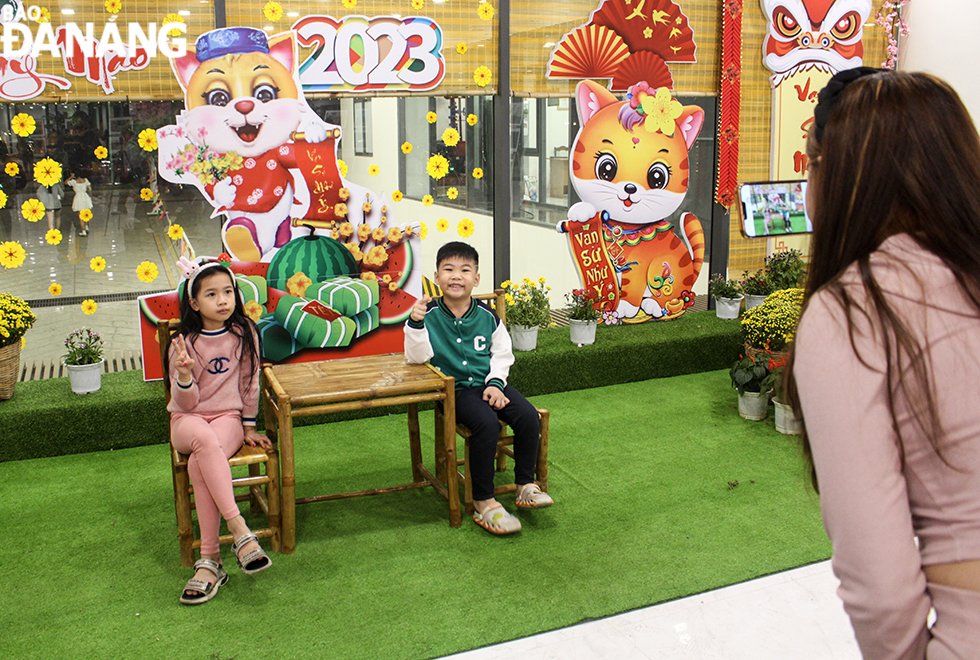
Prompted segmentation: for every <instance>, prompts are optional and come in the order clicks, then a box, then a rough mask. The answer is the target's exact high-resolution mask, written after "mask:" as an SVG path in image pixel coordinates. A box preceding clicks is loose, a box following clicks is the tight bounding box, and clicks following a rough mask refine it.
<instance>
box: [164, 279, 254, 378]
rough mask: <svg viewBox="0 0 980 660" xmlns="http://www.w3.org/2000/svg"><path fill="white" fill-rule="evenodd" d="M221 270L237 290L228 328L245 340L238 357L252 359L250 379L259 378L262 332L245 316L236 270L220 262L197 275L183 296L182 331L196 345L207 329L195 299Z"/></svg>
mask: <svg viewBox="0 0 980 660" xmlns="http://www.w3.org/2000/svg"><path fill="white" fill-rule="evenodd" d="M219 273H224V274H225V275H227V276H228V277H229V278H230V279H231V286H232V287H233V288H234V289H235V309H234V311H232V313H231V316H230V317H228V320H226V321H225V327H226V328H228V331H229V332H231V333H232V334H233V335H236V336H237V337H238V338H239V339H240V340H241V347H242V350H241V354H240V355H239V356H238V359H239V360H244V359H245V358H246V357H247V358H248V371H249V374H251V376H250V378H255V377H256V376H257V374H258V365H259V355H261V347H260V344H259V337H258V331H257V330H256V329H255V324H254V323H252V319H250V318H248V317H247V316H245V305H244V303H242V296H241V294H240V293H239V291H238V282H237V281H236V280H235V275H234V273H232V272H231V270H230V269H228V268H227V267H226V266H224V265H220V264H219V265H213V266H208V269H207V271H206V272H204V273H201V274H200V275H198V276H197V277H195V278H194V281H193V282H192V283H191V287H190V291H187V290H186V289H185V291H184V295H183V297H182V298H181V299H180V333H181V334H182V335H184V337H185V338H186V339H187V341H188V342H190V344H191V346H193V345H194V343H195V341H197V338H198V337H199V336H200V335H201V330H203V329H204V323H203V321H202V320H201V314H200V313H199V312H197V311H195V310H194V309H193V308H192V307H191V298H193V297H194V296H196V295H197V294H198V293H199V292H200V291H201V286H202V285H203V284H204V282H205V281H206V280H208V279H210V278H212V277H214V276H215V275H218V274H219ZM249 384H251V380H249Z"/></svg>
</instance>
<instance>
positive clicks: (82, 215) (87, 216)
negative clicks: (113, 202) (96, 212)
mask: <svg viewBox="0 0 980 660" xmlns="http://www.w3.org/2000/svg"><path fill="white" fill-rule="evenodd" d="M78 219H79V220H81V221H82V222H88V221H89V220H91V219H92V210H91V209H82V210H81V211H79V212H78Z"/></svg>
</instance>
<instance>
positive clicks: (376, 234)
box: [371, 227, 388, 243]
mask: <svg viewBox="0 0 980 660" xmlns="http://www.w3.org/2000/svg"><path fill="white" fill-rule="evenodd" d="M387 233H388V232H386V231H385V228H384V227H376V228H375V229H374V231H372V232H371V238H373V239H374V242H375V243H380V242H381V241H383V240H384V239H385V234H387Z"/></svg>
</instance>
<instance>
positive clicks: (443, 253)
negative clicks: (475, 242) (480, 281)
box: [436, 241, 480, 270]
mask: <svg viewBox="0 0 980 660" xmlns="http://www.w3.org/2000/svg"><path fill="white" fill-rule="evenodd" d="M452 257H461V258H463V259H467V260H469V261H472V262H473V263H474V264H476V266H477V268H479V266H480V254H479V253H478V252H477V251H476V248H475V247H473V246H472V245H470V244H469V243H463V242H462V241H451V242H449V243H446V244H445V245H443V246H442V247H441V248H439V252H437V253H436V270H439V265H440V264H442V262H443V261H445V260H446V259H451V258H452Z"/></svg>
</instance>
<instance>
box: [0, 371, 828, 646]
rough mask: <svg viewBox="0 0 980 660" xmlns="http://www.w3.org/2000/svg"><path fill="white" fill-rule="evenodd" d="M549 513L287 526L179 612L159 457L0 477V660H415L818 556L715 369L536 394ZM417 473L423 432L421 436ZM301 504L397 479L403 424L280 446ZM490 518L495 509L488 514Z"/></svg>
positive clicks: (767, 441)
mask: <svg viewBox="0 0 980 660" xmlns="http://www.w3.org/2000/svg"><path fill="white" fill-rule="evenodd" d="M533 401H534V403H536V404H537V405H539V406H544V407H547V408H549V409H550V410H551V411H552V422H551V451H550V468H551V470H550V486H551V488H550V490H551V492H552V494H553V495H554V497H555V499H556V502H557V504H556V505H555V506H554V507H552V508H550V509H545V510H541V511H534V512H526V513H525V512H522V513H520V514H519V515H520V516H521V518H522V521H523V522H524V531H523V532H522V533H521V534H519V535H517V536H515V537H499V538H498V537H492V536H490V535H489V534H487V533H486V532H484V531H483V530H481V529H479V528H478V527H476V525H474V524H473V523H472V522H471V521H469V520H464V525H463V527H462V528H460V529H452V528H450V527H449V525H448V522H447V512H446V507H445V504H444V502H443V500H442V499H441V498H439V497H438V496H437V495H436V494H435V493H433V492H432V491H431V490H423V491H414V492H403V493H396V494H388V495H382V496H377V497H365V498H358V499H354V500H343V501H336V502H324V503H317V504H308V505H304V506H300V507H299V508H298V509H297V530H298V534H297V549H296V552H295V553H294V554H292V555H281V554H273V555H272V557H273V562H274V565H273V567H272V568H271V569H270V570H269V571H267V572H265V573H262V574H260V575H257V576H253V577H249V576H244V575H242V574H241V573H240V572H239V571H238V569H237V567H234V566H233V560H232V559H231V558H230V554H229V553H228V551H227V550H226V551H225V552H226V561H227V562H228V563H229V564H232V566H231V567H230V568H229V571H230V573H231V580H230V582H229V584H228V585H227V586H226V587H224V588H222V590H221V592H220V593H219V594H218V596H217V598H216V599H215V600H214V601H213V602H211V603H207V604H205V605H203V606H199V607H196V608H187V607H181V606H179V605H178V604H177V597H178V595H179V592H180V588H181V587H182V585H183V583H184V581H185V580H186V579H187V578H188V577H189V575H190V571H189V570H188V569H183V568H181V567H180V566H179V560H178V553H177V538H176V528H175V524H174V516H173V501H172V490H171V483H170V469H169V459H168V457H167V450H166V447H165V446H162V445H161V446H152V447H142V448H136V449H126V450H122V451H115V452H102V453H94V454H84V455H76V456H62V457H57V458H48V459H43V460H30V461H19V462H9V463H4V464H2V465H0V484H3V487H2V488H3V491H2V497H0V519H2V520H3V521H4V523H5V524H4V532H5V536H4V542H3V544H2V545H0V585H2V587H0V595H2V603H3V607H2V608H0V629H2V630H3V634H2V635H0V656H2V657H45V658H48V657H131V656H139V657H148V658H156V657H166V658H171V657H206V656H211V657H239V658H251V657H258V656H276V657H316V658H320V657H330V658H335V657H336V658H421V657H431V656H439V655H444V654H448V653H452V652H456V651H460V650H465V649H470V648H474V647H478V646H483V645H487V644H493V643H496V642H500V641H504V640H508V639H513V638H517V637H521V636H525V635H531V634H534V633H538V632H541V631H545V630H549V629H554V628H559V627H563V626H567V625H571V624H574V623H577V622H580V621H583V620H587V619H593V618H597V617H603V616H607V615H610V614H615V613H619V612H623V611H625V610H630V609H633V608H637V607H642V606H646V605H650V604H653V603H657V602H660V601H664V600H669V599H673V598H678V597H681V596H685V595H688V594H692V593H698V592H702V591H705V590H708V589H712V588H716V587H720V586H723V585H727V584H732V583H735V582H739V581H743V580H747V579H751V578H754V577H757V576H760V575H764V574H768V573H772V572H774V571H779V570H783V569H788V568H792V567H796V566H799V565H802V564H806V563H809V562H813V561H817V560H821V559H825V558H826V557H828V556H829V553H830V548H829V544H828V543H827V540H826V538H825V536H824V533H823V531H822V527H821V523H820V518H819V512H818V504H817V498H816V496H815V495H814V494H813V493H812V491H810V490H809V489H808V488H807V485H806V474H805V470H804V468H803V466H802V461H801V458H800V450H799V447H798V441H797V440H796V439H795V438H792V437H789V436H782V435H779V434H777V433H776V432H775V430H774V429H773V428H772V425H771V421H769V422H766V423H762V422H747V421H744V420H742V419H740V418H739V417H738V414H737V412H736V399H735V394H734V392H733V391H732V390H731V387H730V384H729V382H728V376H727V374H726V373H725V372H723V371H716V372H710V373H704V374H697V375H689V376H681V377H674V378H667V379H658V380H650V381H644V382H638V383H631V384H626V385H617V386H612V387H603V388H597V389H591V390H580V391H575V392H566V393H562V394H556V395H549V396H539V397H535V398H534V400H533ZM423 429H424V430H426V431H428V435H427V436H426V440H427V444H426V445H425V448H426V455H427V456H428V457H431V446H432V445H431V415H428V416H424V417H423ZM296 454H297V468H296V470H297V493H298V495H299V496H304V495H311V494H315V493H321V492H330V491H334V490H340V489H347V488H369V487H375V486H381V485H385V484H386V483H387V484H392V483H399V482H402V481H405V480H407V479H408V477H409V467H408V465H409V460H408V458H409V453H408V447H407V431H406V429H405V421H404V417H403V416H389V417H379V418H372V419H366V420H358V421H350V422H341V423H337V424H331V425H326V426H316V427H304V428H301V429H298V430H297V432H296ZM504 503H505V504H506V505H507V506H511V505H512V499H511V498H509V497H508V498H505V499H504Z"/></svg>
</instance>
